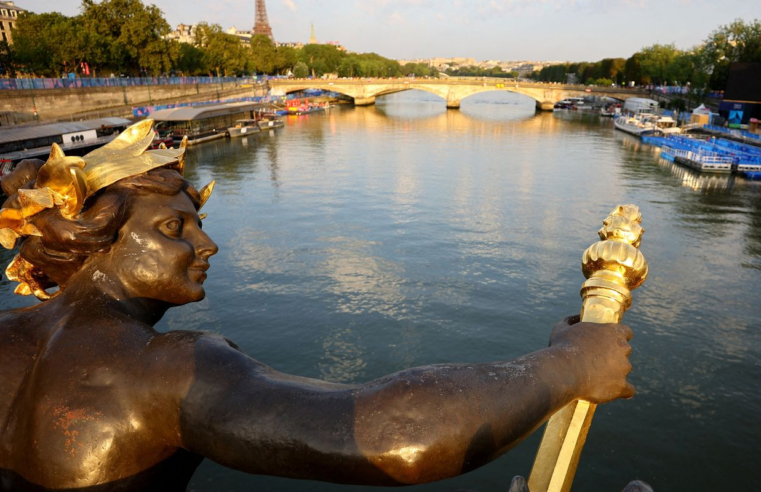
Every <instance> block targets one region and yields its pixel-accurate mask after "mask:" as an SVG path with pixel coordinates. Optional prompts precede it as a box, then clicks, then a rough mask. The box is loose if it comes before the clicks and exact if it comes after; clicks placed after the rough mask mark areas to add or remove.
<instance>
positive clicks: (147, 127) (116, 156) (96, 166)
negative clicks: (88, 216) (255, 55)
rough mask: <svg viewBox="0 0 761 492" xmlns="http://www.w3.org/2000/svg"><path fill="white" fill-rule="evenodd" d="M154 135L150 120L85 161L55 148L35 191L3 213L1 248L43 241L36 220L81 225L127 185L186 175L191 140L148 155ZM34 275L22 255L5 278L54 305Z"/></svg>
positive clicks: (23, 193) (22, 192)
mask: <svg viewBox="0 0 761 492" xmlns="http://www.w3.org/2000/svg"><path fill="white" fill-rule="evenodd" d="M154 135H155V132H154V130H153V120H150V119H146V120H143V121H141V122H139V123H136V124H134V125H132V126H130V127H128V128H127V129H126V130H124V131H123V132H122V133H121V134H120V135H119V136H118V137H116V138H115V139H114V140H112V141H111V142H109V143H108V144H106V145H104V146H103V147H101V148H99V149H96V150H94V151H92V152H90V153H89V154H87V155H85V156H84V157H68V156H66V155H65V154H64V152H63V150H62V149H61V148H60V147H59V146H58V145H57V144H53V147H52V149H51V152H50V157H49V158H48V161H47V162H46V163H45V165H43V166H42V167H41V168H40V170H39V173H38V174H37V179H36V182H35V184H34V187H33V188H30V189H24V188H21V189H19V190H18V191H17V196H18V200H17V203H16V206H15V207H9V208H3V209H2V210H0V244H1V245H2V246H4V247H5V248H6V249H13V248H14V247H15V246H16V243H17V241H18V239H19V238H21V237H24V236H41V235H42V234H41V233H40V231H39V230H38V229H37V228H36V227H35V226H34V224H32V223H31V222H30V219H31V218H32V217H33V216H34V215H36V214H38V213H39V212H42V211H43V210H46V209H50V208H58V209H59V210H60V212H61V215H62V216H63V217H65V218H67V219H75V218H76V217H77V216H78V214H79V213H80V211H81V210H82V208H83V207H84V205H85V202H86V201H87V199H88V198H89V197H91V196H92V195H94V194H95V193H96V192H98V191H99V190H101V189H103V188H105V187H107V186H109V185H112V184H114V183H116V182H117V181H119V180H121V179H124V178H129V177H132V176H137V175H139V174H143V173H146V172H148V171H150V170H152V169H156V168H160V167H167V168H170V169H175V170H176V171H178V172H179V173H180V174H184V171H185V150H186V147H187V137H185V138H184V139H183V140H182V143H181V144H180V146H179V147H178V148H176V149H172V148H166V146H164V145H163V144H162V146H161V147H160V148H159V149H156V150H148V149H149V147H150V146H151V144H152V143H153V139H154ZM213 188H214V182H213V181H212V182H211V183H209V184H208V185H206V186H205V187H204V188H203V189H202V190H201V192H200V194H201V204H200V206H201V207H202V206H203V205H204V203H206V201H207V200H208V199H209V196H211V191H212V189H213ZM199 209H200V207H199ZM32 269H33V266H32V265H31V264H29V263H28V262H27V261H26V260H24V259H23V258H22V257H21V256H20V255H17V256H16V258H14V259H13V261H12V262H11V264H10V265H9V266H8V268H7V269H6V272H5V273H6V275H7V276H8V278H9V279H10V280H15V281H18V282H20V285H19V286H18V287H17V288H16V291H15V292H16V293H17V294H21V295H31V294H34V295H35V296H37V297H38V298H40V299H49V298H50V297H51V296H50V295H49V294H47V293H46V292H45V291H44V289H42V288H41V287H40V286H39V285H37V283H36V282H35V281H34V279H32V278H31V273H30V272H31V271H32Z"/></svg>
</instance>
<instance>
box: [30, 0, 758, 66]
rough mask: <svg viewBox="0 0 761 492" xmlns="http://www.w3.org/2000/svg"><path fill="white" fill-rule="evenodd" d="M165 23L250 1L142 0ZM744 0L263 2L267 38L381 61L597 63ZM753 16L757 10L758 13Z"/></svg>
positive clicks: (238, 13)
mask: <svg viewBox="0 0 761 492" xmlns="http://www.w3.org/2000/svg"><path fill="white" fill-rule="evenodd" d="M143 1H144V3H146V4H154V5H156V6H158V7H159V8H160V9H161V10H162V11H163V12H164V16H165V18H166V19H167V21H168V22H169V24H170V25H171V26H172V28H173V29H174V28H176V27H177V25H178V24H180V23H183V24H194V23H197V22H202V21H206V22H210V23H216V24H220V25H221V26H222V27H223V28H225V29H227V28H229V27H233V26H235V27H237V28H238V29H240V30H250V29H251V28H252V27H253V25H254V17H255V3H256V2H255V0H215V1H214V2H211V1H209V0H184V1H182V2H180V1H178V0H153V1H151V0H143ZM753 3H754V2H752V1H748V0H725V1H724V2H721V3H720V2H715V1H707V0H660V1H657V0H473V1H470V2H467V1H464V0H452V1H449V2H441V1H439V2H434V1H433V0H364V1H359V0H357V1H345V0H344V1H343V2H339V1H338V0H268V1H267V12H268V16H269V21H270V25H271V26H272V30H273V33H274V36H275V39H276V40H277V41H281V42H291V41H292V42H298V41H300V42H304V43H306V42H307V41H308V40H309V34H310V29H311V23H312V22H314V25H315V30H316V35H317V39H318V40H319V41H320V42H326V41H338V42H340V43H341V44H343V45H344V46H346V48H347V49H348V50H350V51H356V52H375V53H378V54H380V55H383V56H386V57H388V58H395V59H414V58H433V57H447V58H448V57H466V58H475V59H476V60H479V61H480V60H568V61H597V60H600V59H602V58H618V57H620V58H628V57H629V56H631V55H632V54H633V53H635V52H636V51H638V50H639V49H640V48H642V47H644V46H649V45H652V44H654V43H663V44H669V43H674V44H676V46H677V47H678V48H682V49H687V48H690V47H692V46H694V45H696V44H699V43H701V42H702V41H703V40H705V38H706V37H707V36H708V35H709V33H710V32H711V31H713V30H715V29H716V28H718V27H719V26H720V25H725V24H728V23H730V22H731V21H733V20H734V19H736V18H740V19H743V20H745V21H750V20H753V19H754V18H755V17H754V16H755V15H759V14H761V11H760V10H759V9H758V5H755V6H754V5H753ZM16 5H17V6H19V7H22V8H25V9H27V10H30V11H32V12H36V13H41V12H61V13H63V14H65V15H70V16H71V15H76V14H77V13H78V12H79V6H80V5H81V1H80V0H17V1H16ZM759 16H761V15H759Z"/></svg>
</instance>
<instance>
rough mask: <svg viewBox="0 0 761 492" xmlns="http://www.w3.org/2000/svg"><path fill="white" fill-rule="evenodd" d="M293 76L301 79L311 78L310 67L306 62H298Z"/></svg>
mask: <svg viewBox="0 0 761 492" xmlns="http://www.w3.org/2000/svg"><path fill="white" fill-rule="evenodd" d="M293 76H294V77H297V78H299V79H304V78H306V77H309V67H308V66H307V64H306V63H304V62H301V61H300V62H298V63H296V65H294V67H293Z"/></svg>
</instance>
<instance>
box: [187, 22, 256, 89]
mask: <svg viewBox="0 0 761 492" xmlns="http://www.w3.org/2000/svg"><path fill="white" fill-rule="evenodd" d="M195 36H196V38H195V46H196V47H197V48H199V49H200V50H201V52H202V53H203V57H202V62H203V65H204V66H205V67H206V68H207V70H209V72H210V74H212V75H216V76H217V77H221V76H222V75H225V76H229V75H240V74H242V73H244V72H247V71H248V68H249V65H250V63H249V60H250V57H249V53H247V49H246V48H245V47H244V46H243V45H241V42H240V39H238V38H237V37H236V36H233V35H232V34H227V33H226V32H224V31H222V27H221V26H219V25H218V24H207V23H205V22H202V23H200V24H198V25H197V26H196V31H195Z"/></svg>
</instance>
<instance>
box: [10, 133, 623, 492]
mask: <svg viewBox="0 0 761 492" xmlns="http://www.w3.org/2000/svg"><path fill="white" fill-rule="evenodd" d="M151 124H152V122H150V121H149V120H148V121H147V122H142V123H140V124H138V125H136V126H134V127H131V128H130V129H128V130H126V131H125V133H124V134H122V135H121V136H120V137H119V138H118V139H117V140H115V141H114V142H113V143H112V144H109V145H107V146H106V147H103V148H102V149H98V150H97V151H95V152H93V153H92V154H90V155H88V156H85V157H84V158H81V159H80V158H76V157H66V156H64V155H63V152H61V151H60V149H57V148H55V149H54V150H53V152H52V154H51V158H50V160H48V162H47V163H46V164H45V165H44V166H42V167H39V166H38V165H26V166H24V169H25V172H29V171H30V170H31V169H32V168H35V169H33V170H32V171H34V172H31V174H29V175H28V176H27V177H28V178H34V174H36V179H35V180H34V181H31V182H28V183H20V181H25V180H22V179H16V180H15V183H11V180H8V181H7V182H6V181H4V182H3V186H4V189H5V185H6V184H8V185H9V187H11V185H12V188H13V189H9V190H7V191H8V192H10V194H11V196H10V198H9V199H8V201H7V203H6V204H5V207H4V208H3V210H2V212H1V213H0V240H1V241H2V243H3V245H4V246H6V247H18V248H19V255H18V256H17V257H16V259H15V260H14V261H13V262H12V263H11V265H10V267H9V268H8V271H7V273H8V276H9V278H11V279H13V280H17V281H19V282H20V284H19V287H18V289H17V292H18V293H20V294H27V295H29V294H34V295H36V296H37V297H38V298H40V299H43V300H44V302H42V303H41V304H38V305H35V306H33V307H29V308H23V309H16V310H11V311H4V312H1V313H0V490H2V491H11V490H12V491H18V490H34V491H38V490H64V489H65V490H87V491H112V490H113V491H115V490H120V491H123V490H135V491H152V490H155V491H182V490H185V488H186V486H187V484H188V482H189V480H190V478H191V476H192V475H193V472H194V470H195V469H196V467H197V466H198V465H199V464H200V462H201V461H202V460H203V459H204V458H209V459H212V460H214V461H216V462H217V463H220V464H222V465H225V466H228V467H231V468H234V469H236V470H242V471H244V472H248V473H256V474H268V475H279V476H285V477H292V478H303V479H313V480H325V481H331V482H337V483H355V484H370V485H402V484H414V483H422V482H429V481H433V480H440V479H444V478H447V477H451V476H454V475H458V474H461V473H465V472H467V471H469V470H472V469H474V468H476V467H479V466H481V465H483V464H485V463H487V462H489V461H491V460H493V459H495V458H496V457H498V456H500V455H501V454H503V453H505V452H506V451H507V450H509V449H510V448H512V447H513V446H515V445H516V444H518V443H519V442H521V440H523V439H524V438H525V437H526V436H528V435H529V434H530V433H531V432H533V431H534V430H535V429H536V428H537V427H539V426H540V425H541V424H542V423H543V422H544V421H545V420H547V419H548V418H549V417H550V415H552V414H553V413H554V412H556V411H557V410H559V409H560V408H562V407H563V406H565V405H566V404H568V403H570V402H571V401H573V400H576V399H580V398H581V399H585V400H587V401H590V402H594V403H605V402H608V401H610V400H613V399H616V398H622V397H623V398H628V397H631V396H632V395H633V394H634V389H633V387H632V386H631V385H630V384H628V383H627V381H626V376H627V374H628V373H629V371H630V370H631V366H630V364H629V361H628V356H629V354H630V352H631V348H630V347H629V344H628V343H627V341H628V340H629V339H630V337H631V331H630V330H629V329H628V328H627V327H625V326H622V325H617V324H594V323H578V324H575V323H576V321H577V320H574V319H571V318H569V319H566V320H564V321H563V322H561V323H560V324H558V325H557V326H556V327H555V329H554V330H553V333H552V337H551V340H550V345H549V347H548V348H544V349H541V350H538V351H536V352H534V353H532V354H529V355H526V356H524V357H521V358H519V359H516V360H513V361H508V362H495V363H484V364H446V365H434V366H427V367H418V368H414V369H409V370H407V371H403V372H400V373H397V374H392V375H390V376H386V377H383V378H380V379H378V380H375V381H371V382H369V383H366V384H357V385H344V384H333V383H326V382H323V381H317V380H312V379H307V378H302V377H298V376H291V375H288V374H282V373H279V372H277V371H275V370H273V369H271V368H269V367H268V366H266V365H265V364H263V363H261V362H258V361H256V360H254V359H252V358H250V357H248V356H247V355H245V354H243V353H241V352H240V351H239V350H238V349H237V347H236V346H235V344H234V343H232V342H230V341H228V340H226V339H224V338H222V337H220V336H217V335H212V334H205V333H197V332H183V331H172V332H169V333H166V334H160V333H157V332H156V331H154V330H153V325H154V324H155V323H156V322H158V321H159V319H161V317H162V316H163V314H164V313H165V312H166V310H167V309H169V308H171V307H173V306H180V305H183V304H186V303H189V302H195V301H199V300H201V299H203V298H204V295H205V293H204V288H203V282H204V280H205V279H206V271H207V269H208V268H209V258H210V257H211V256H212V255H214V254H215V253H216V252H217V246H216V244H214V242H213V241H212V240H211V239H210V238H209V236H207V235H206V233H205V232H204V231H203V230H202V228H201V218H202V215H201V216H199V213H198V211H199V210H200V208H201V207H202V206H203V203H204V202H205V201H206V200H207V199H208V197H209V195H210V193H211V188H210V187H207V188H205V189H204V190H202V191H201V192H199V191H196V189H194V188H193V186H191V185H190V184H189V183H188V182H187V181H185V180H184V179H183V177H182V174H181V173H182V171H183V167H184V148H183V147H181V148H180V149H161V150H157V151H147V150H146V149H147V148H148V145H149V143H150V142H149V141H150V140H151V139H152V136H153V131H152V128H151ZM56 286H57V287H58V290H57V291H55V287H56ZM572 325H573V326H572Z"/></svg>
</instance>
